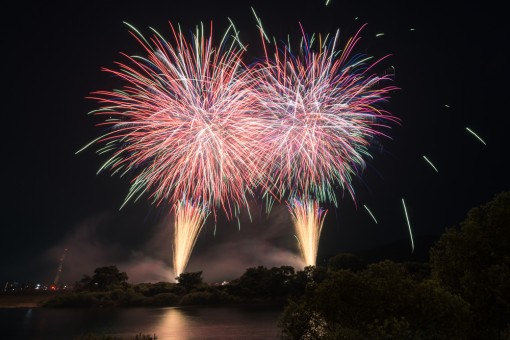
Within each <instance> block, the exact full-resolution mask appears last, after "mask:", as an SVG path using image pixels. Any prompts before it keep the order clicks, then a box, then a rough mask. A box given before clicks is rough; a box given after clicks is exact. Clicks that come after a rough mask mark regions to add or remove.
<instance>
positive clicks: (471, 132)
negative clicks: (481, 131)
mask: <svg viewBox="0 0 510 340" xmlns="http://www.w3.org/2000/svg"><path fill="white" fill-rule="evenodd" d="M466 130H467V131H468V132H469V133H470V134H472V135H473V136H475V137H476V139H478V140H479V141H480V142H482V144H483V145H487V143H485V141H484V140H483V139H482V138H481V137H480V136H478V135H477V134H476V133H475V132H474V131H473V130H471V129H470V128H468V127H466Z"/></svg>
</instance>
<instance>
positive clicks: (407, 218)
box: [402, 198, 414, 252]
mask: <svg viewBox="0 0 510 340" xmlns="http://www.w3.org/2000/svg"><path fill="white" fill-rule="evenodd" d="M402 206H403V207H404V214H405V215H406V221H407V227H408V229H409V237H410V238H411V249H412V250H411V252H414V240H413V232H412V230H411V222H409V215H408V214H407V208H406V202H405V201H404V199H403V198H402Z"/></svg>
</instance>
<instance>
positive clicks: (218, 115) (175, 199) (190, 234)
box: [91, 24, 267, 276]
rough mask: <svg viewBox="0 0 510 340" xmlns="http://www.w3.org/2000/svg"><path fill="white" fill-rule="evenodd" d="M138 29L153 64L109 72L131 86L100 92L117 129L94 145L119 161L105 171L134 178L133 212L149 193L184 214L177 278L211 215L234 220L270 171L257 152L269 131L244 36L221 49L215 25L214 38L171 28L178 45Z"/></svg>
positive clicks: (142, 59)
mask: <svg viewBox="0 0 510 340" xmlns="http://www.w3.org/2000/svg"><path fill="white" fill-rule="evenodd" d="M129 27H130V28H131V34H132V35H133V37H134V38H135V39H136V40H137V42H138V43H139V44H140V46H141V47H142V48H143V52H144V53H145V56H128V55H125V54H123V56H124V57H125V58H126V60H127V61H126V62H125V63H120V62H119V63H117V66H118V70H113V69H104V71H106V72H109V73H111V74H113V75H115V76H116V77H118V78H120V79H121V81H123V83H124V85H123V87H122V88H121V89H119V90H113V91H98V92H95V93H94V94H93V97H92V99H95V100H97V101H98V102H99V103H100V104H101V105H102V107H101V109H99V110H97V111H94V112H93V113H94V114H95V115H99V116H102V117H104V118H105V120H104V122H103V123H101V124H100V126H102V127H104V128H107V131H108V132H106V133H105V134H104V135H103V136H101V137H100V138H98V139H97V140H95V141H93V143H101V144H104V147H103V148H101V149H100V150H99V153H110V154H111V155H110V158H109V159H108V160H107V161H106V163H105V164H104V165H103V166H102V167H101V168H100V171H103V170H106V169H108V170H110V171H111V172H112V173H114V174H115V173H118V174H120V175H125V174H130V175H133V176H134V178H133V179H132V181H131V187H130V190H129V194H128V195H127V197H126V199H125V202H124V204H126V203H127V202H128V201H130V200H134V201H136V200H137V199H139V198H140V197H141V196H142V195H143V194H146V193H147V195H148V196H149V198H150V199H151V200H152V201H153V202H154V203H156V204H157V205H159V204H161V203H165V204H169V206H171V207H174V209H173V210H176V211H175V212H176V213H177V215H176V223H175V225H176V229H175V230H176V231H175V239H174V251H175V254H176V258H175V259H174V271H175V274H176V276H178V275H179V274H180V273H181V272H182V271H183V270H184V269H185V267H186V263H187V260H188V258H189V253H190V252H191V250H192V247H193V245H194V240H196V237H197V235H198V232H199V231H200V228H201V226H202V225H203V222H204V221H205V218H206V216H207V213H205V211H212V212H213V214H214V215H215V218H216V210H215V208H220V209H223V210H224V211H225V213H226V214H227V216H228V218H231V217H233V216H236V215H237V213H238V212H239V210H240V207H241V206H244V205H246V204H247V198H246V196H247V194H250V193H251V189H250V188H252V187H254V186H255V184H254V181H255V175H254V174H261V173H262V171H260V170H259V163H260V162H259V160H260V159H262V158H261V157H260V156H258V153H262V152H265V150H263V149H262V148H261V146H260V143H258V142H257V136H259V135H260V134H261V133H262V131H263V130H264V129H265V128H266V126H267V124H266V123H264V122H263V121H261V120H258V119H256V114H255V112H254V108H255V107H256V105H255V104H254V103H255V99H254V96H253V94H252V93H253V91H251V89H250V82H249V81H248V79H247V78H248V77H247V74H248V72H243V70H244V65H243V63H242V61H241V58H242V54H243V49H244V47H243V46H240V47H241V48H239V46H238V39H237V33H236V31H235V28H233V27H232V26H230V28H229V30H230V29H231V28H233V31H234V32H235V36H229V30H227V32H226V33H225V35H224V36H223V39H222V40H221V42H220V44H219V45H218V46H215V45H213V40H212V36H213V35H212V24H211V28H210V35H209V36H208V37H207V36H206V34H205V33H204V28H203V26H202V27H200V28H198V27H197V29H196V31H195V32H194V34H193V35H192V36H191V39H189V40H188V39H187V38H186V37H185V36H184V35H183V34H182V32H181V31H180V29H179V30H176V29H175V28H174V27H173V26H172V25H171V24H170V27H171V29H172V32H173V40H172V41H171V42H169V41H166V40H165V39H164V38H163V37H162V36H161V35H160V34H159V33H157V32H156V31H154V30H153V31H154V35H153V36H152V37H151V38H150V39H149V40H146V39H145V37H144V36H143V35H142V34H140V33H139V32H138V31H137V30H136V29H135V28H134V27H132V26H129ZM91 144H92V143H91ZM189 202H193V205H192V206H191V207H186V205H188V204H189ZM124 204H123V205H124ZM183 206H184V207H183ZM181 219H182V221H181ZM188 222H190V223H191V224H188ZM198 226H200V227H198ZM175 261H177V262H175Z"/></svg>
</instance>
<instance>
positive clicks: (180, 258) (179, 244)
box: [173, 201, 209, 277]
mask: <svg viewBox="0 0 510 340" xmlns="http://www.w3.org/2000/svg"><path fill="white" fill-rule="evenodd" d="M208 215H209V212H208V211H207V209H204V208H203V207H200V206H198V205H194V204H193V203H192V202H186V201H181V202H179V203H178V204H177V205H176V207H175V230H174V243H173V262H174V275H175V276H176V277H177V276H179V275H180V274H181V273H183V272H184V269H185V268H186V265H187V264H188V260H189V257H190V254H191V250H192V249H193V246H194V245H195V242H196V240H197V237H198V234H199V233H200V230H201V229H202V226H203V225H204V222H205V220H206V218H207V216H208Z"/></svg>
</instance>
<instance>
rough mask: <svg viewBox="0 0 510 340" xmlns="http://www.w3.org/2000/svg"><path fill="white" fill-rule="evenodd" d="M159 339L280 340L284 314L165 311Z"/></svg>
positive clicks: (221, 309)
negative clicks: (280, 318)
mask: <svg viewBox="0 0 510 340" xmlns="http://www.w3.org/2000/svg"><path fill="white" fill-rule="evenodd" d="M161 312H162V313H161V317H160V320H159V322H158V324H157V326H156V327H155V331H154V333H156V335H157V336H158V339H183V340H191V339H277V331H278V330H277V327H276V324H277V321H278V317H279V315H280V310H274V309H273V310H268V309H249V308H225V307H218V308H165V309H161Z"/></svg>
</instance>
